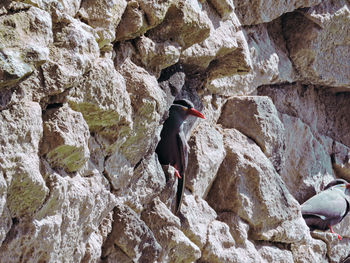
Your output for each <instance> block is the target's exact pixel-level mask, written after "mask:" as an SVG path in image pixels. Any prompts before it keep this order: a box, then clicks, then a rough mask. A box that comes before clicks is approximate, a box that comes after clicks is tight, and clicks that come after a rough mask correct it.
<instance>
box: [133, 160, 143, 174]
mask: <svg viewBox="0 0 350 263" xmlns="http://www.w3.org/2000/svg"><path fill="white" fill-rule="evenodd" d="M142 161H143V158H141V159H140V161H138V162H137V163H136V165H135V166H134V171H135V170H136V169H137V167H139V166H140V164H141V163H142Z"/></svg>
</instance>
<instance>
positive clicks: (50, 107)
mask: <svg viewBox="0 0 350 263" xmlns="http://www.w3.org/2000/svg"><path fill="white" fill-rule="evenodd" d="M62 106H63V103H52V104H48V105H47V106H46V109H45V110H49V109H56V108H60V107H62Z"/></svg>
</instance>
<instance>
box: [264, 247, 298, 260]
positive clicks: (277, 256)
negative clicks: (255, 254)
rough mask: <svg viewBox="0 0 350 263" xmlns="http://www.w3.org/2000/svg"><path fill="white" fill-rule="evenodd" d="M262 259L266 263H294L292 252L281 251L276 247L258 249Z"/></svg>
mask: <svg viewBox="0 0 350 263" xmlns="http://www.w3.org/2000/svg"><path fill="white" fill-rule="evenodd" d="M258 251H259V254H260V255H261V257H262V258H263V259H264V260H266V262H281V263H282V262H283V263H289V262H290V263H294V262H295V261H294V259H293V255H292V252H290V251H289V250H287V249H279V248H277V247H274V246H261V247H259V248H258Z"/></svg>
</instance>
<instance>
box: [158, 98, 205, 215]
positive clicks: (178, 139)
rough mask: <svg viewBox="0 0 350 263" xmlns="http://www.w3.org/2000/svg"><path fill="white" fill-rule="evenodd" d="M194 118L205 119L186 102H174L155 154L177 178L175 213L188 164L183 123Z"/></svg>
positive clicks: (180, 198) (177, 208) (180, 200)
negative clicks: (191, 117)
mask: <svg viewBox="0 0 350 263" xmlns="http://www.w3.org/2000/svg"><path fill="white" fill-rule="evenodd" d="M190 115H192V116H196V117H199V118H202V119H205V118H204V116H203V114H202V113H200V112H199V111H197V110H196V109H194V108H193V104H192V102H190V101H188V100H185V99H183V100H176V101H174V102H173V104H172V105H171V107H170V109H169V117H168V118H167V119H166V121H165V122H164V125H163V129H162V131H161V133H160V138H161V139H160V142H159V143H158V145H157V148H156V153H157V155H158V159H159V162H160V163H161V164H163V165H172V166H173V167H174V168H175V174H174V175H175V176H176V177H178V179H179V181H178V185H177V194H176V213H177V212H178V211H179V210H180V206H181V202H182V196H183V192H184V188H185V174H184V173H185V170H186V167H187V162H188V145H187V141H186V138H185V134H184V132H183V126H182V124H183V122H184V121H185V120H186V118H187V117H188V116H190Z"/></svg>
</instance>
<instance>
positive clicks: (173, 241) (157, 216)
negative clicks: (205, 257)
mask: <svg viewBox="0 0 350 263" xmlns="http://www.w3.org/2000/svg"><path fill="white" fill-rule="evenodd" d="M141 218H142V219H143V220H144V221H145V222H146V224H147V225H148V227H149V228H150V229H151V230H152V232H153V233H154V234H155V236H156V238H157V240H158V241H159V243H160V244H161V246H162V251H161V254H160V257H159V259H158V261H159V262H188V263H189V262H194V261H196V260H197V259H199V258H200V256H201V251H200V249H199V248H198V247H197V246H196V245H195V244H194V243H193V242H192V241H191V240H189V239H188V238H187V237H186V236H185V235H184V233H183V232H182V231H181V230H180V229H179V228H180V220H179V219H178V218H177V217H176V216H174V215H173V214H172V213H171V211H170V210H169V209H168V208H167V207H166V206H165V204H164V203H163V202H161V201H160V200H159V198H155V199H154V200H153V202H151V204H150V207H149V208H148V209H147V210H144V211H143V212H142V215H141ZM152 262H154V260H152Z"/></svg>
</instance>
